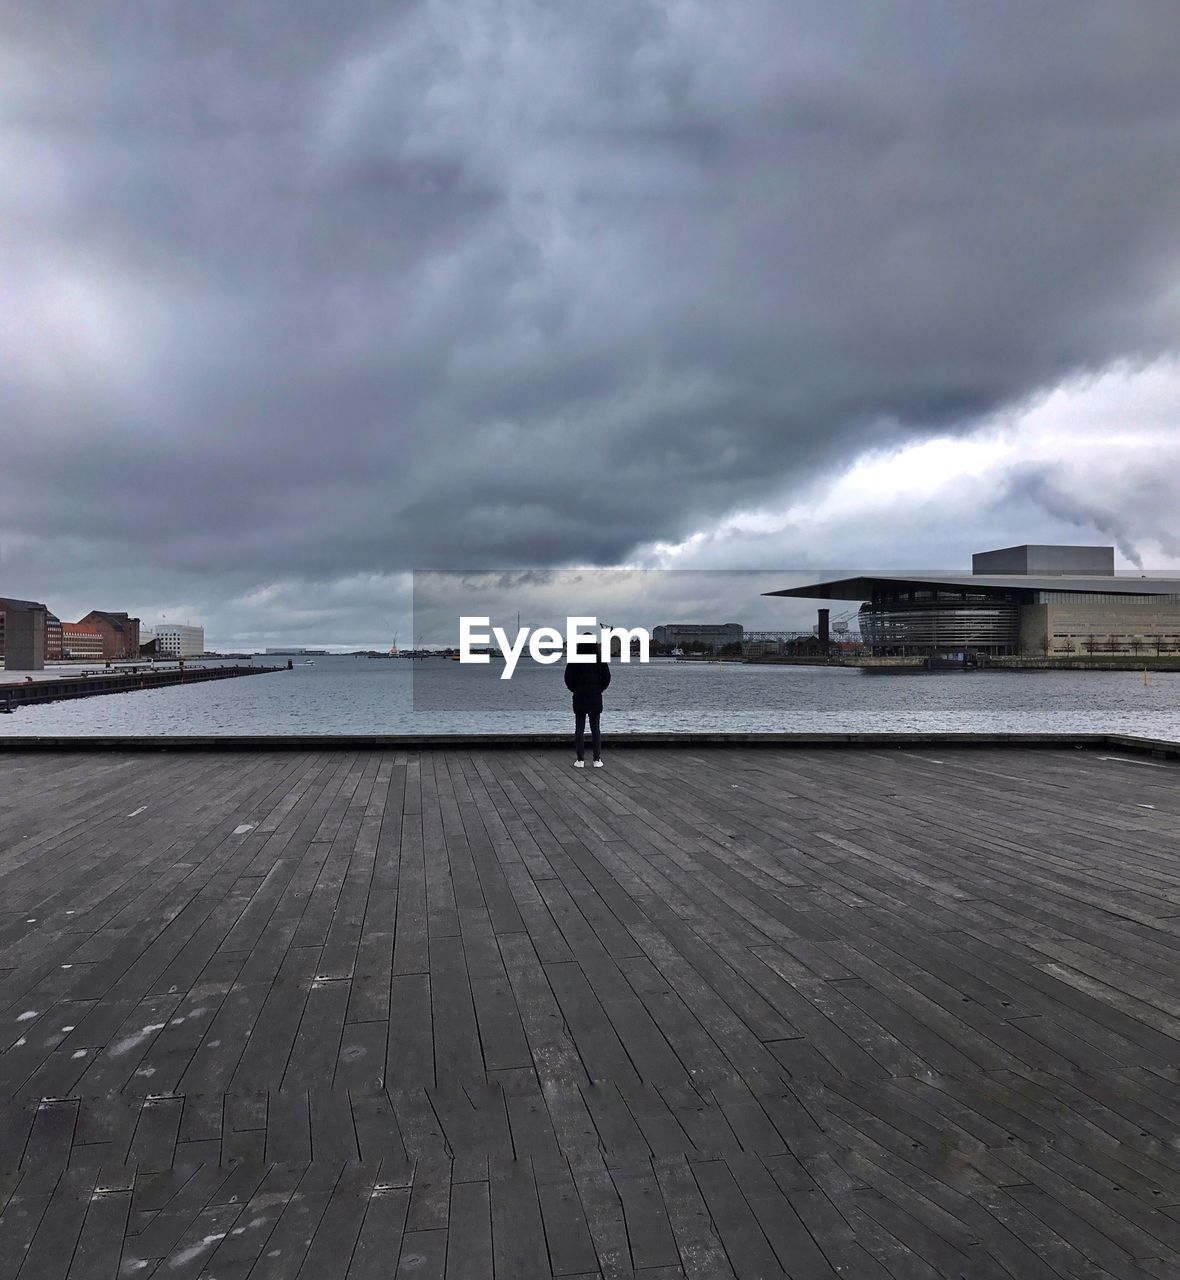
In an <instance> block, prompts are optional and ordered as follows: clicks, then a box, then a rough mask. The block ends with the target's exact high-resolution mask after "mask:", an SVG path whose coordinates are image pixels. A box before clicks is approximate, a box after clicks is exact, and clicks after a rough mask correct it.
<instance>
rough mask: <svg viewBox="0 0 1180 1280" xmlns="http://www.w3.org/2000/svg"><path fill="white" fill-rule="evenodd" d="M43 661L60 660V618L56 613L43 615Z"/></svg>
mask: <svg viewBox="0 0 1180 1280" xmlns="http://www.w3.org/2000/svg"><path fill="white" fill-rule="evenodd" d="M45 661H46V662H60V661H61V619H60V618H59V617H58V616H57V614H56V613H46V615H45Z"/></svg>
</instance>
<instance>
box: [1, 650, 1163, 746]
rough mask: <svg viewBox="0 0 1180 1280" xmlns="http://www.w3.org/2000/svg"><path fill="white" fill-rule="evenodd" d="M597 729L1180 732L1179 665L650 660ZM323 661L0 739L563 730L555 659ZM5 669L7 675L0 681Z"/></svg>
mask: <svg viewBox="0 0 1180 1280" xmlns="http://www.w3.org/2000/svg"><path fill="white" fill-rule="evenodd" d="M613 671H614V679H613V682H612V684H611V687H610V689H609V690H608V691H607V695H606V712H605V715H604V717H603V727H604V729H606V730H607V731H608V732H609V731H610V730H615V731H627V730H640V729H648V730H694V729H695V730H721V731H726V730H727V731H742V730H763V731H766V730H776V731H825V730H831V731H849V730H852V731H855V730H877V731H886V732H897V731H903V730H944V731H946V730H949V731H971V730H990V731H1030V730H1041V731H1059V732H1065V731H1095V732H1102V731H1105V732H1120V733H1136V734H1144V735H1147V736H1150V737H1159V738H1177V737H1180V673H1171V672H1167V673H1165V672H1153V673H1152V674H1151V675H1150V676H1149V678H1148V682H1147V684H1146V685H1145V684H1144V681H1143V675H1142V673H1141V672H1124V671H1109V672H1108V671H1079V672H1070V671H1020V672H1018V671H1012V672H1000V671H973V672H945V673H944V672H936V673H930V674H927V673H921V674H919V673H907V674H890V675H880V674H868V673H866V672H862V671H857V670H849V669H844V668H840V667H778V666H743V665H741V664H726V665H723V666H717V665H715V664H705V663H673V662H653V663H652V664H651V665H650V666H646V667H645V666H615V667H614V668H613ZM498 677H499V668H492V667H475V666H467V665H465V664H461V663H458V662H450V661H447V660H445V659H428V660H426V661H421V662H411V661H409V660H407V659H401V660H396V661H391V660H375V659H365V658H317V659H316V661H315V664H314V665H312V666H296V667H295V668H294V670H291V671H281V672H277V673H275V674H267V675H254V676H249V677H245V678H242V679H239V680H223V681H210V682H208V683H198V684H191V685H184V686H175V687H171V688H165V689H153V690H148V691H145V692H139V693H124V694H112V695H109V696H106V697H95V698H84V699H80V700H76V701H71V702H60V703H53V704H50V705H48V706H40V707H27V708H24V709H21V710H19V711H17V712H15V713H14V714H12V715H0V735H5V736H9V735H21V734H29V735H34V734H55V735H58V734H70V735H73V734H76V735H86V734H251V733H258V734H296V733H421V732H430V731H436V732H496V731H521V732H546V731H555V730H556V731H564V730H565V729H567V728H568V725H569V720H570V713H569V696H568V694H567V693H566V690H565V688H564V686H563V684H562V680H561V668H560V667H548V668H544V667H537V666H524V665H522V666H521V668H520V669H519V670H518V672H517V674H516V676H515V677H514V678H513V679H512V680H511V681H501V680H500V679H499V678H498ZM3 678H4V676H3V675H2V674H0V680H2V679H3Z"/></svg>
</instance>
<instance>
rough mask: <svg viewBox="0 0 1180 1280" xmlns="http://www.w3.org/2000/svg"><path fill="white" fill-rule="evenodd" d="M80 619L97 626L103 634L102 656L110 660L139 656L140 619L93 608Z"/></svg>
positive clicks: (89, 624)
mask: <svg viewBox="0 0 1180 1280" xmlns="http://www.w3.org/2000/svg"><path fill="white" fill-rule="evenodd" d="M78 621H79V622H80V623H81V624H82V625H83V626H87V627H97V628H98V630H99V633H100V634H101V635H102V656H103V657H104V658H105V659H106V660H107V661H108V662H111V661H116V660H118V659H121V658H124V659H125V658H138V657H139V619H138V618H130V617H128V616H127V614H126V613H114V612H111V611H110V610H107V609H91V611H90V612H89V613H88V614H87V615H86V616H85V617H84V618H79V619H78Z"/></svg>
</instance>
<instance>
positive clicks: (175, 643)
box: [156, 622, 205, 658]
mask: <svg viewBox="0 0 1180 1280" xmlns="http://www.w3.org/2000/svg"><path fill="white" fill-rule="evenodd" d="M204 652H205V628H204V627H188V626H175V625H173V624H171V623H167V622H164V623H161V624H160V625H159V626H158V627H156V656H157V657H160V658H196V657H199V656H200V655H201V654H202V653H204Z"/></svg>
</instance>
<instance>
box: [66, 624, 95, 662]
mask: <svg viewBox="0 0 1180 1280" xmlns="http://www.w3.org/2000/svg"><path fill="white" fill-rule="evenodd" d="M61 651H62V657H63V658H65V659H67V660H68V661H73V662H101V661H102V660H103V656H104V650H103V635H102V632H101V631H100V630H99V629H98V628H97V627H91V626H87V625H86V624H85V623H81V622H63V623H62V624H61Z"/></svg>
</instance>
